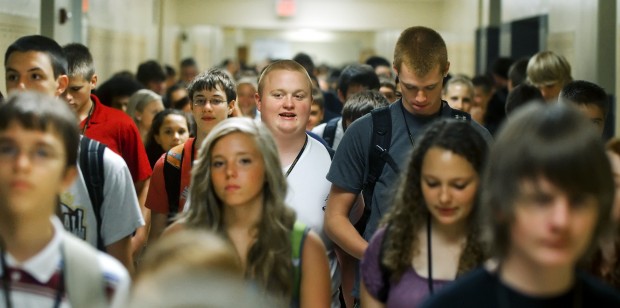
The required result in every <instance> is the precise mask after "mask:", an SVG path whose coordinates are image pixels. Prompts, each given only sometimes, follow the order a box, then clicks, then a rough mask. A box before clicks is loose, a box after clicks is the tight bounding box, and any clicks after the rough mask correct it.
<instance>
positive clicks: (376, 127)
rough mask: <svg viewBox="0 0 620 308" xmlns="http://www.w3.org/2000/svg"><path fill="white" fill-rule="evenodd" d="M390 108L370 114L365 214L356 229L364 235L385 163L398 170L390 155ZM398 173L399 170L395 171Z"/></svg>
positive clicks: (363, 189)
mask: <svg viewBox="0 0 620 308" xmlns="http://www.w3.org/2000/svg"><path fill="white" fill-rule="evenodd" d="M390 112H391V111H390V108H389V106H386V107H382V108H377V109H374V110H372V111H371V112H370V114H371V117H372V138H371V141H370V145H371V146H370V148H369V149H368V175H367V176H366V181H365V182H364V186H363V187H362V195H363V197H364V203H365V204H366V206H365V207H364V213H363V214H362V217H361V218H360V219H359V221H358V222H357V223H356V224H355V229H357V231H358V232H359V233H360V234H364V231H365V230H366V223H367V222H368V219H369V218H370V208H371V205H372V195H373V193H374V190H375V184H377V180H378V179H379V177H380V176H381V173H382V172H383V167H384V166H385V163H386V162H388V163H389V164H390V166H391V167H392V168H398V166H397V165H396V163H395V162H394V160H393V159H392V157H391V156H390V155H389V149H390V144H391V142H392V115H391V113H390ZM395 171H397V169H395Z"/></svg>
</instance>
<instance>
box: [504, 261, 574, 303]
mask: <svg viewBox="0 0 620 308" xmlns="http://www.w3.org/2000/svg"><path fill="white" fill-rule="evenodd" d="M499 270H500V272H499V277H500V279H501V280H502V281H503V282H504V283H505V284H507V285H509V286H510V287H512V288H514V289H516V290H518V291H520V292H522V293H524V294H526V295H530V296H545V297H547V296H554V295H559V294H561V293H563V292H566V291H567V290H568V289H570V288H571V286H572V285H573V282H574V280H575V270H574V268H573V267H572V266H563V267H549V266H542V265H539V264H534V263H533V262H530V261H528V260H526V259H525V258H521V257H519V256H515V255H514V254H510V253H509V255H508V256H507V257H506V259H505V260H504V261H503V262H502V263H501V267H500V269H499Z"/></svg>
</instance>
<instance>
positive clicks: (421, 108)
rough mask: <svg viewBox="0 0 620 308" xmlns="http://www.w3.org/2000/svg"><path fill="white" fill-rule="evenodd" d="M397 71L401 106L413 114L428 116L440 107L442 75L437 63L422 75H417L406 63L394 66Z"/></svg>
mask: <svg viewBox="0 0 620 308" xmlns="http://www.w3.org/2000/svg"><path fill="white" fill-rule="evenodd" d="M394 69H395V70H396V71H397V73H398V79H399V84H400V90H401V93H402V99H403V106H404V107H405V109H407V111H409V112H410V113H412V114H415V115H422V116H430V115H433V114H435V113H437V112H438V111H439V109H440V108H441V89H442V82H443V75H444V72H442V71H441V70H440V69H439V65H437V66H436V67H435V68H434V69H432V70H431V71H430V72H428V73H427V74H426V75H424V76H418V75H417V74H416V73H414V72H413V70H411V69H410V68H408V67H407V65H401V68H396V67H395V68H394Z"/></svg>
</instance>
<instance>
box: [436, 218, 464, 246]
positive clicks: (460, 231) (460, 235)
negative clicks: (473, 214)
mask: <svg viewBox="0 0 620 308" xmlns="http://www.w3.org/2000/svg"><path fill="white" fill-rule="evenodd" d="M431 230H432V235H433V237H436V238H441V239H442V240H443V241H445V242H460V241H462V240H463V239H465V237H466V234H467V224H466V222H465V221H463V222H461V223H457V224H451V225H442V224H440V223H438V222H437V221H436V220H433V221H432V223H431Z"/></svg>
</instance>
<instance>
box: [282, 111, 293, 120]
mask: <svg viewBox="0 0 620 308" xmlns="http://www.w3.org/2000/svg"><path fill="white" fill-rule="evenodd" d="M280 117H282V118H285V119H294V118H295V117H297V115H296V114H294V113H292V112H283V113H280Z"/></svg>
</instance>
